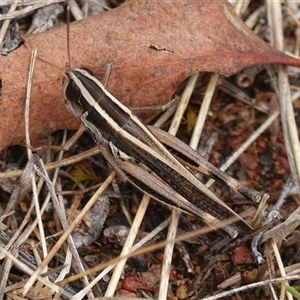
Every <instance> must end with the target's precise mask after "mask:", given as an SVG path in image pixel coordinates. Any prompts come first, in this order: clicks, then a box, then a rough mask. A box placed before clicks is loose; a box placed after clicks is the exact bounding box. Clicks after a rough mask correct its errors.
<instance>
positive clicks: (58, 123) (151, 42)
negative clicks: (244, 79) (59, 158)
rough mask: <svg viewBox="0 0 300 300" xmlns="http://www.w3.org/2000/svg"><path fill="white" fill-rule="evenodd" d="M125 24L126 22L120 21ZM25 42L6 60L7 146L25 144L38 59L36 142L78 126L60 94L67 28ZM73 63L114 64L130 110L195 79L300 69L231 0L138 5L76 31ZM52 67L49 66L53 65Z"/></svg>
mask: <svg viewBox="0 0 300 300" xmlns="http://www.w3.org/2000/svg"><path fill="white" fill-rule="evenodd" d="M120 20H122V21H120ZM22 38H23V41H24V43H23V45H22V46H21V47H20V48H18V49H17V50H15V51H13V52H12V53H10V54H9V55H8V56H6V57H0V80H1V83H2V92H1V103H0V111H1V124H2V126H1V128H0V149H3V148H5V147H7V146H12V145H17V144H24V132H25V131H24V119H23V115H24V99H25V95H26V82H27V74H28V67H29V61H30V55H31V52H32V50H33V49H37V51H38V57H39V58H40V59H42V60H43V61H40V60H39V59H38V60H37V62H36V66H35V70H34V79H33V86H32V89H31V108H30V120H31V124H30V136H31V142H32V145H34V146H37V145H40V144H43V143H44V142H45V138H47V137H48V136H49V134H51V133H52V132H54V131H56V130H58V129H77V128H78V124H79V122H78V119H77V118H74V117H73V116H71V114H70V113H68V112H67V110H66V108H65V105H64V102H63V101H62V92H61V90H60V88H59V87H60V86H61V81H62V74H61V72H60V71H59V70H58V69H60V70H61V71H62V72H64V71H65V70H66V66H67V64H68V58H67V50H66V49H67V48H66V44H67V42H66V27H64V26H62V27H58V28H56V29H53V30H49V31H46V32H44V33H40V34H32V35H28V36H23V37H22ZM70 46H71V56H72V61H71V63H72V65H73V66H77V67H78V66H79V67H81V66H84V67H88V68H89V69H91V70H93V71H94V72H95V74H96V76H97V77H99V78H102V77H103V72H104V70H105V68H106V65H107V62H111V63H112V68H113V70H112V72H111V76H110V80H109V83H108V89H109V90H110V91H111V92H112V93H113V94H114V95H115V96H116V97H117V98H118V99H120V100H121V101H122V102H123V103H124V104H126V105H127V106H128V107H130V108H135V107H140V106H142V107H144V106H150V105H159V104H164V103H166V102H167V101H169V100H170V99H171V98H172V96H173V94H174V92H175V90H176V88H177V87H178V86H179V84H180V83H182V82H183V81H184V80H185V79H186V78H187V77H189V76H190V75H191V74H194V73H197V72H216V73H220V74H224V75H226V76H229V75H232V74H234V73H236V72H238V71H240V70H242V69H245V68H246V67H250V66H253V65H258V64H267V63H282V64H289V65H295V66H300V62H299V60H297V59H295V58H293V57H290V56H287V55H285V54H283V53H281V52H279V51H277V50H275V49H274V48H272V47H270V46H269V45H268V44H266V43H265V42H263V41H262V40H261V39H260V38H259V37H258V36H257V35H255V34H254V33H253V32H252V31H251V30H250V29H249V28H248V27H247V26H246V25H245V24H244V23H243V21H242V20H241V19H240V18H239V17H238V16H237V15H236V14H235V13H234V11H233V8H232V6H231V5H230V4H229V3H228V2H227V1H226V0H222V1H174V2H172V1H160V2H154V3H153V2H152V1H138V0H130V1H126V2H125V3H123V4H122V5H121V6H119V7H118V8H116V9H113V10H111V11H108V12H106V13H103V14H100V15H97V16H94V17H90V18H86V19H84V20H82V21H80V22H76V23H72V24H71V26H70ZM47 62H48V63H49V64H48V63H47Z"/></svg>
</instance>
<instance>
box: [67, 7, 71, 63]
mask: <svg viewBox="0 0 300 300" xmlns="http://www.w3.org/2000/svg"><path fill="white" fill-rule="evenodd" d="M67 51H68V60H69V68H71V67H72V64H71V50H70V6H69V5H68V6H67Z"/></svg>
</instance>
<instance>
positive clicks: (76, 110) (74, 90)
mask: <svg viewBox="0 0 300 300" xmlns="http://www.w3.org/2000/svg"><path fill="white" fill-rule="evenodd" d="M63 96H64V100H65V103H66V106H67V109H68V110H69V111H70V112H71V113H72V114H74V115H75V116H81V115H82V113H83V109H82V106H81V102H80V100H81V99H82V93H81V91H80V88H79V87H78V85H77V84H76V83H75V81H74V80H73V79H72V78H70V75H69V74H68V73H67V74H66V76H65V77H64V80H63Z"/></svg>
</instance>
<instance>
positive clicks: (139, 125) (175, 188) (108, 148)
mask: <svg viewBox="0 0 300 300" xmlns="http://www.w3.org/2000/svg"><path fill="white" fill-rule="evenodd" d="M63 96H64V100H65V103H66V106H67V109H68V110H69V111H70V112H71V113H73V114H74V115H75V116H78V117H80V118H81V121H82V123H83V124H84V125H85V126H86V128H87V129H89V130H90V131H91V132H92V133H93V135H94V139H95V142H96V143H97V144H98V145H99V146H100V147H101V149H102V150H103V151H102V153H103V155H104V157H105V158H106V159H107V161H108V162H109V164H110V165H111V166H112V167H113V168H114V169H115V170H116V171H117V172H118V174H119V175H120V176H121V177H122V178H123V179H125V180H128V181H129V182H130V183H132V184H133V185H134V186H136V187H137V188H138V189H139V190H141V191H142V192H145V193H147V194H149V195H150V196H151V197H152V198H154V199H156V200H158V201H161V202H164V203H166V204H171V205H175V206H176V207H177V208H179V209H181V210H183V211H185V212H188V213H190V214H193V215H195V216H197V217H199V218H201V219H202V220H203V221H204V222H205V223H206V224H208V225H210V226H212V227H214V225H215V224H216V223H217V222H219V221H222V220H225V219H227V218H230V217H232V216H236V217H237V218H238V219H239V220H240V221H242V222H243V223H244V224H246V225H248V224H247V223H246V222H245V221H244V220H243V219H242V218H240V217H239V216H238V215H237V214H236V213H235V212H234V211H233V210H231V209H230V208H229V207H228V206H227V205H225V204H224V203H223V202H222V201H221V200H220V199H219V198H218V197H217V196H216V195H215V194H214V193H213V192H212V191H210V190H209V189H208V188H207V187H206V186H205V185H204V184H203V183H201V181H199V180H198V179H197V178H196V177H195V176H194V175H193V173H192V172H191V171H190V170H189V169H188V168H187V167H186V166H185V165H183V164H182V163H181V162H182V160H186V161H187V162H188V164H189V165H190V166H193V167H195V168H198V170H200V171H201V172H202V173H203V174H204V175H206V176H208V177H210V178H213V179H215V180H217V181H219V182H222V183H223V184H226V185H228V186H229V187H231V188H232V189H234V190H236V191H238V192H239V193H241V194H242V195H243V196H245V197H246V198H247V199H248V200H250V201H255V202H258V201H259V200H260V199H261V195H260V194H259V193H258V192H257V191H255V190H253V189H251V188H248V187H246V186H244V185H242V184H241V183H239V182H238V181H237V180H235V179H234V178H232V177H230V176H228V175H226V174H225V173H223V172H222V171H220V170H219V169H217V168H216V167H215V166H213V165H212V164H211V163H209V162H208V161H206V160H205V159H204V158H203V157H202V156H201V155H200V154H199V153H197V152H196V151H194V150H193V149H192V148H190V147H189V146H187V145H186V144H184V143H183V142H181V141H180V140H179V139H178V138H176V137H174V136H172V135H170V134H168V133H166V132H164V131H162V130H159V129H157V128H154V127H148V126H146V125H145V124H144V123H143V122H142V121H141V120H140V119H139V118H138V117H137V116H135V115H134V114H133V113H132V111H130V110H129V109H128V108H127V107H126V106H124V105H123V104H122V103H121V102H120V101H119V100H118V99H116V98H115V97H114V96H113V95H112V94H111V93H110V92H109V91H108V90H107V89H106V88H105V87H104V85H103V84H102V83H101V82H100V81H99V80H98V79H97V78H96V77H95V76H93V74H92V73H91V72H90V71H89V70H87V69H81V68H70V69H69V70H67V71H66V73H65V77H64V80H63ZM248 226H249V225H248ZM240 227H241V224H240V225H239V224H232V225H227V226H225V227H224V228H223V230H224V231H225V232H227V233H228V234H229V235H230V236H231V237H236V236H237V234H238V232H239V229H240Z"/></svg>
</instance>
